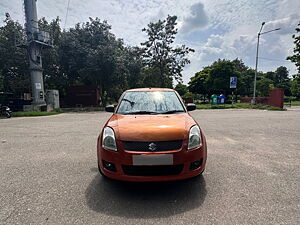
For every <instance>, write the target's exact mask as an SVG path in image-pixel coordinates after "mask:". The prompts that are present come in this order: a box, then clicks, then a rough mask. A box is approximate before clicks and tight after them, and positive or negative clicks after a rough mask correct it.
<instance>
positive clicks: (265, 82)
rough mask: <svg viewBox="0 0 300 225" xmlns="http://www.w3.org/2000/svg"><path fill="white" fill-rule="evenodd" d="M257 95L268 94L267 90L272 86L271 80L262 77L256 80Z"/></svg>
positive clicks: (263, 95)
mask: <svg viewBox="0 0 300 225" xmlns="http://www.w3.org/2000/svg"><path fill="white" fill-rule="evenodd" d="M256 86H257V93H258V94H257V96H262V97H266V96H269V91H270V90H271V89H272V88H273V87H274V86H273V81H272V80H270V79H268V78H265V77H263V78H262V79H259V80H258V81H257V82H256Z"/></svg>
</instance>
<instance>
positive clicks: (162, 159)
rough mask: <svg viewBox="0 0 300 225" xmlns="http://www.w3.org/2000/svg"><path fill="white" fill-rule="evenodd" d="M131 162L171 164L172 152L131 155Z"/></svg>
mask: <svg viewBox="0 0 300 225" xmlns="http://www.w3.org/2000/svg"><path fill="white" fill-rule="evenodd" d="M132 163H133V165H134V166H146V165H149V166H150V165H152V166H153V165H173V155H172V154H157V155H133V156H132Z"/></svg>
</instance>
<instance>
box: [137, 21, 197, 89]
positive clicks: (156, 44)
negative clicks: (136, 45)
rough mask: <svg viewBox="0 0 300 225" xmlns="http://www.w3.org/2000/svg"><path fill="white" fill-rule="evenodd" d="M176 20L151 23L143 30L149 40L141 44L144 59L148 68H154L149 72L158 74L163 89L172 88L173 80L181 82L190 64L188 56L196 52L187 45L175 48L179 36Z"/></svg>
mask: <svg viewBox="0 0 300 225" xmlns="http://www.w3.org/2000/svg"><path fill="white" fill-rule="evenodd" d="M176 20H177V17H176V16H168V17H167V18H166V19H165V20H159V21H158V22H156V23H153V22H151V23H150V24H148V27H147V28H144V29H143V31H144V32H146V33H147V35H148V40H147V41H146V42H144V43H142V44H141V45H142V46H144V47H143V57H144V58H145V61H146V65H147V67H149V68H152V69H148V72H149V71H153V72H154V71H155V72H156V71H157V72H158V76H159V80H158V82H159V86H161V87H172V81H173V79H175V80H177V81H179V82H181V78H182V74H181V72H182V70H183V68H184V66H185V65H186V64H188V63H190V60H189V59H188V58H187V57H186V55H187V54H188V53H189V52H193V51H194V50H193V49H191V48H189V47H186V46H185V45H181V46H179V47H173V43H174V40H175V35H176V34H177V28H176V25H177V23H176ZM148 75H149V74H148ZM150 76H153V75H150Z"/></svg>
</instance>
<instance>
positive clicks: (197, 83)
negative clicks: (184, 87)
mask: <svg viewBox="0 0 300 225" xmlns="http://www.w3.org/2000/svg"><path fill="white" fill-rule="evenodd" d="M210 71H211V68H210V67H209V66H208V67H204V68H203V70H201V71H199V72H197V73H195V75H194V76H193V77H191V81H190V82H189V87H188V89H189V91H190V92H192V93H197V94H200V95H202V96H203V98H204V99H205V98H206V96H207V95H208V94H209V92H210V87H209V86H208V85H207V79H208V76H209V73H210Z"/></svg>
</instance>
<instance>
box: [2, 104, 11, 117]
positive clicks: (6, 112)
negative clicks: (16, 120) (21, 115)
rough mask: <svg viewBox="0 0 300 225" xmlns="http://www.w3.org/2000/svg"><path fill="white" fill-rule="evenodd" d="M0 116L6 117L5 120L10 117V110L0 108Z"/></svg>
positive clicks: (3, 107)
mask: <svg viewBox="0 0 300 225" xmlns="http://www.w3.org/2000/svg"><path fill="white" fill-rule="evenodd" d="M0 116H6V117H7V118H10V117H11V110H10V108H9V107H7V106H1V107H0Z"/></svg>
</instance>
